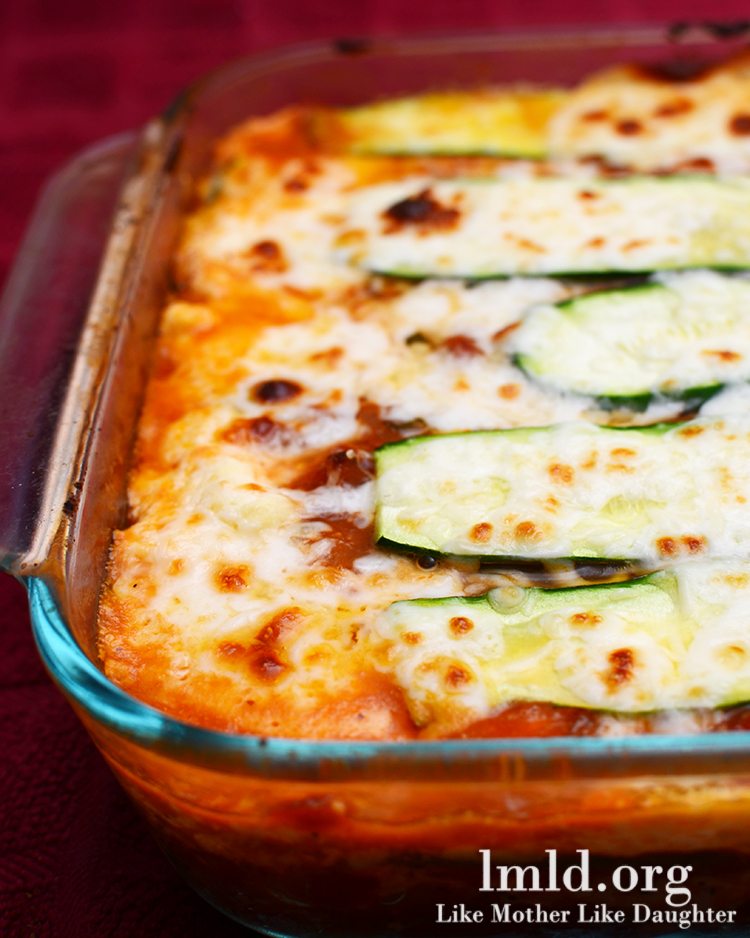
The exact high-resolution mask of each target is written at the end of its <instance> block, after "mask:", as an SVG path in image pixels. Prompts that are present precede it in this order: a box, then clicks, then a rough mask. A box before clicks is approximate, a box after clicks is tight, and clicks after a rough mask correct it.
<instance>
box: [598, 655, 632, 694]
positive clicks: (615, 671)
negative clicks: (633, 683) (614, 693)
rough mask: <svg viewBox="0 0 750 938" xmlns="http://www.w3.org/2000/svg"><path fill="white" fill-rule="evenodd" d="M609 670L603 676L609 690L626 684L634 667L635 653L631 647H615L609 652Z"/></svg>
mask: <svg viewBox="0 0 750 938" xmlns="http://www.w3.org/2000/svg"><path fill="white" fill-rule="evenodd" d="M607 660H608V661H609V670H608V671H607V676H606V678H605V680H606V682H607V685H608V686H609V688H610V690H616V689H617V688H618V687H620V686H621V685H622V684H626V683H627V682H628V681H629V680H630V679H631V678H632V676H633V669H634V667H635V655H634V654H633V651H632V649H631V648H617V649H616V650H615V651H612V652H610V654H609V658H608V659H607Z"/></svg>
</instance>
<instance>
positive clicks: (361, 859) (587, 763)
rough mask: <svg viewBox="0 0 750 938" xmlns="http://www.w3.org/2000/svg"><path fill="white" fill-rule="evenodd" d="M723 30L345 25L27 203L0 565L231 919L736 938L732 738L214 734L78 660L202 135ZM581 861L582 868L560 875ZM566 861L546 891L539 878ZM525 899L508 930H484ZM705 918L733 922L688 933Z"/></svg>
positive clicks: (241, 67)
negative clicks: (332, 39) (418, 30)
mask: <svg viewBox="0 0 750 938" xmlns="http://www.w3.org/2000/svg"><path fill="white" fill-rule="evenodd" d="M746 32H747V30H746V29H745V30H744V32H743V28H742V24H739V25H738V26H737V27H734V28H732V27H727V26H723V27H721V28H720V29H719V31H718V33H717V32H716V30H714V34H713V35H707V34H706V33H705V32H704V31H700V30H690V29H686V28H684V27H682V28H680V29H677V30H673V31H672V33H671V38H670V35H668V34H667V32H666V31H662V30H656V29H629V30H622V29H617V30H615V29H610V30H599V31H596V30H577V31H565V32H558V33H554V32H546V33H537V34H514V35H508V36H491V35H490V36H487V35H485V36H466V37H453V38H436V39H419V40H394V41H389V40H378V41H377V42H361V41H351V40H350V41H341V42H337V43H334V44H332V45H318V46H309V47H299V48H295V49H289V50H285V51H281V52H275V53H268V54H264V55H259V56H255V57H253V58H250V59H247V60H244V61H240V62H237V63H234V64H231V65H229V66H228V67H226V68H224V69H223V70H221V71H220V72H218V73H216V74H214V75H212V76H210V77H209V78H207V79H205V80H204V81H202V82H201V83H199V84H198V85H196V86H194V87H193V88H191V89H189V90H188V91H187V92H186V93H185V94H184V95H182V96H181V97H180V98H179V99H178V100H177V101H176V102H175V104H174V105H173V107H171V108H170V109H169V110H168V112H167V113H166V114H165V115H163V117H161V118H160V119H157V120H155V121H154V122H153V123H152V124H150V125H149V126H148V127H147V128H146V129H145V131H144V132H143V133H141V134H131V135H125V136H123V137H120V138H116V139H114V140H112V141H108V142H105V143H104V144H101V145H99V146H98V147H96V148H94V149H93V150H90V151H87V152H86V153H85V154H83V155H82V156H81V157H79V158H78V159H77V160H76V161H74V162H73V163H72V164H70V165H69V166H68V167H67V168H66V169H64V170H63V171H62V172H61V173H60V174H59V175H58V176H57V177H56V178H55V180H53V182H52V184H51V185H50V187H48V189H47V190H46V192H45V194H44V195H43V197H42V200H41V203H40V206H39V208H38V210H37V214H36V216H35V219H34V221H33V223H32V225H31V228H30V231H29V235H28V236H27V240H26V242H25V244H24V246H23V248H22V250H21V253H20V256H19V259H18V262H17V265H16V269H15V272H14V275H13V277H12V278H11V280H10V282H9V285H8V289H7V291H6V294H5V298H4V300H3V306H2V310H1V312H0V359H1V360H0V396H1V399H2V400H3V401H5V402H8V401H12V402H13V407H12V409H11V408H7V407H6V409H5V410H4V411H3V412H2V414H1V415H0V440H1V441H2V446H0V450H1V452H0V480H2V493H3V498H2V505H1V506H0V558H2V561H3V565H4V567H5V568H6V569H7V570H9V571H10V572H12V573H14V574H15V575H17V576H19V577H21V578H22V579H23V580H24V582H25V584H26V586H27V588H28V592H29V601H30V605H31V611H32V621H33V628H34V634H35V637H36V641H37V644H38V646H39V650H40V653H41V655H42V658H43V659H44V662H45V664H46V666H47V668H48V670H49V671H50V673H51V675H52V677H53V678H54V680H55V681H56V682H57V683H58V685H59V686H60V687H61V689H62V690H63V692H64V693H65V695H66V696H67V697H68V699H69V700H70V702H71V704H72V706H73V707H74V708H75V710H76V711H77V713H78V714H79V716H80V718H81V720H82V721H83V722H84V724H85V725H86V727H87V728H88V730H89V732H90V733H91V735H92V737H93V739H94V740H95V742H96V744H97V746H98V747H99V748H100V750H101V751H102V753H103V755H104V757H105V758H106V760H107V761H108V763H109V764H110V765H111V767H112V768H113V770H114V772H115V773H116V775H117V776H118V778H119V779H120V781H121V782H122V784H123V785H124V787H125V788H126V789H127V791H128V792H129V793H130V794H131V795H132V797H133V799H134V800H135V802H136V803H137V804H138V805H139V807H140V808H141V810H142V811H143V812H144V813H145V815H146V817H147V818H148V819H149V821H150V822H151V824H152V826H153V829H154V832H155V835H156V837H157V839H158V840H159V842H160V843H161V845H162V846H163V847H164V849H165V850H166V852H167V853H168V854H169V856H170V857H171V858H172V860H173V862H174V863H175V865H176V866H177V867H178V868H179V869H180V870H181V871H182V872H183V873H184V875H185V876H186V878H187V879H188V880H189V881H190V882H191V884H192V885H193V886H194V887H195V888H196V889H197V890H198V892H200V893H201V894H202V895H203V896H205V897H206V898H207V899H208V900H209V901H211V902H212V903H214V904H215V905H216V906H218V907H219V908H221V909H222V910H224V911H225V912H226V913H227V914H229V915H231V916H232V917H234V918H235V919H237V920H238V921H241V922H244V923H246V924H248V925H251V926H253V927H255V928H256V929H258V930H260V931H262V932H264V933H266V934H269V935H277V936H284V938H311V936H326V938H353V936H358V938H375V936H377V938H385V936H394V938H395V936H404V938H406V936H413V938H417V936H424V938H434V936H435V935H443V934H445V935H454V936H462V938H465V936H466V935H474V934H476V935H513V936H515V935H524V934H529V935H549V936H552V935H557V934H565V935H571V936H572V935H576V934H586V935H592V934H602V935H605V934H621V935H623V934H624V935H629V934H635V933H637V934H638V935H660V936H667V935H672V934H682V933H683V931H681V930H680V926H679V925H678V924H675V921H676V920H675V919H672V920H667V921H659V920H657V918H658V917H657V915H656V912H655V911H652V912H649V913H648V917H647V918H644V919H643V920H642V921H639V922H638V924H637V925H632V926H628V925H627V924H625V925H623V924H620V923H618V922H617V920H616V919H613V918H612V916H614V915H615V914H616V913H617V911H618V910H620V909H622V910H624V914H627V915H628V916H631V917H630V918H627V919H626V920H625V921H626V922H629V921H635V920H634V919H633V918H632V915H633V914H634V913H633V911H632V906H633V904H634V903H639V904H641V905H642V906H643V907H644V908H646V907H647V908H650V909H651V910H657V911H658V910H667V911H671V912H672V913H675V912H676V911H679V910H680V909H688V910H689V909H690V908H691V906H692V904H695V906H696V908H697V909H698V911H699V912H701V914H702V915H703V919H701V918H698V919H697V921H698V923H699V924H696V925H694V927H693V928H692V930H691V932H690V934H692V935H704V936H705V935H718V934H734V935H743V936H747V934H749V933H750V732H745V731H742V732H734V733H726V734H717V735H705V736H698V737H695V736H692V737H690V736H652V737H646V736H641V737H637V736H636V737H628V738H622V739H612V738H606V739H605V738H583V737H581V738H562V737H561V738H547V739H496V740H475V741H441V742H419V743H366V742H355V743H352V742H306V741H297V740H291V739H267V738H259V737H248V736H236V735H230V734H226V733H219V732H213V731H209V730H205V729H202V728H199V727H196V726H191V725H187V724H184V723H181V722H179V721H178V720H175V719H173V718H171V717H169V716H167V715H165V714H163V713H160V712H158V711H156V710H154V709H152V708H151V707H148V706H146V705H144V704H142V703H140V702H139V701H137V700H135V699H133V698H131V697H129V696H128V695H127V694H125V693H124V692H123V691H121V690H120V689H119V688H118V687H116V686H115V685H113V684H112V683H110V682H109V681H108V680H107V678H106V677H105V676H104V675H103V673H102V672H101V671H100V670H99V668H98V666H97V658H96V649H95V614H96V604H97V596H98V592H99V586H100V583H101V580H102V577H103V569H104V564H105V561H106V554H107V549H108V545H109V541H110V537H111V532H112V529H113V528H114V527H115V526H116V525H118V524H119V523H121V522H122V520H123V517H124V509H125V483H126V473H127V468H128V458H129V451H130V446H131V443H132V439H133V432H134V427H135V422H136V420H137V415H138V410H139V405H140V400H141V394H142V389H143V386H144V382H145V377H146V375H147V372H148V367H149V357H150V349H151V346H152V340H153V337H154V334H155V329H156V325H157V319H158V312H159V308H160V303H161V301H162V299H163V297H164V294H165V291H166V289H167V287H168V282H169V256H170V252H171V250H172V247H173V245H174V242H175V237H176V233H177V230H178V226H179V223H180V217H181V213H182V211H183V210H184V208H185V207H186V206H187V205H188V204H189V200H190V193H191V188H192V185H193V183H194V180H195V178H196V176H197V175H198V174H199V173H200V172H201V170H202V169H203V168H204V167H205V166H206V164H207V160H208V156H209V152H210V146H211V141H212V140H213V139H214V138H215V137H216V136H217V135H220V134H221V133H223V132H224V131H226V130H227V129H228V128H229V127H230V126H231V125H233V124H235V123H236V122H238V121H240V120H242V119H244V118H246V117H248V116H251V115H254V114H260V113H265V112H269V111H271V110H274V109H276V108H279V107H282V106H284V105H285V104H289V103H293V102H308V101H317V102H319V101H323V102H326V103H331V104H349V103H355V102H358V101H363V100H368V99H372V98H375V97H380V96H384V95H389V94H394V93H400V92H407V91H415V90H419V89H422V88H435V87H442V86H446V87H447V86H471V85H476V84H478V83H486V82H500V83H502V82H514V81H519V80H520V81H528V82H544V83H555V84H557V83H569V82H572V81H574V80H576V79H578V78H580V77H582V76H583V75H585V74H587V73H589V72H591V71H593V70H595V69H597V68H601V67H604V66H606V65H608V64H612V63H615V62H622V61H641V62H645V63H649V64H663V63H665V62H666V61H668V62H669V63H670V67H671V68H672V69H676V70H677V72H680V71H688V70H689V69H690V68H691V67H692V65H693V64H694V63H695V62H696V61H702V60H713V59H716V58H718V57H723V56H724V55H726V54H727V52H728V46H729V47H731V46H737V45H738V44H740V43H742V41H743V40H744V37H745V35H746ZM717 35H718V36H719V37H723V39H724V41H718V39H717ZM677 40H679V41H677ZM553 863H554V864H556V868H557V872H556V873H555V874H554V876H553V873H552V871H551V864H553ZM515 864H519V865H521V866H524V867H525V866H530V865H534V864H536V865H537V866H538V867H539V871H540V874H539V881H538V883H535V882H534V875H533V874H532V873H523V874H520V873H519V874H518V876H517V875H516V873H513V872H511V873H508V874H507V875H506V878H505V880H504V881H503V879H502V877H503V873H502V868H503V867H504V866H510V865H515ZM649 865H650V866H652V867H656V868H657V869H660V870H661V872H659V873H656V872H652V873H651V874H648V873H646V872H645V869H646V867H647V866H649ZM498 866H499V867H500V871H498V870H497V867H498ZM586 866H588V867H589V871H588V877H587V876H586V871H585V869H578V872H575V868H578V867H586ZM688 867H689V868H690V869H688V870H687V872H685V873H678V872H674V871H676V870H679V869H687V868H688ZM566 869H568V870H573V872H572V873H571V876H572V879H569V880H565V879H564V877H563V879H562V880H561V882H563V886H562V887H561V886H560V885H559V884H558V885H555V884H556V883H557V879H556V878H555V877H557V876H558V875H559V876H561V877H562V876H563V873H564V872H565V870H566ZM618 870H619V872H618ZM628 870H630V871H631V872H628ZM649 876H650V879H649ZM681 876H682V880H681V883H680V877H681ZM518 877H520V878H518ZM576 877H579V878H578V879H576ZM581 877H582V879H581ZM681 884H682V885H681ZM587 885H588V886H589V887H590V888H588V889H586V888H577V887H586V886H587ZM537 886H538V888H535V887H537ZM501 887H503V888H501ZM527 887H528V888H527ZM532 887H534V888H532ZM680 889H681V891H680ZM686 894H689V896H688V899H686V902H685V903H684V904H680V902H681V900H682V899H685V897H686ZM579 903H583V904H584V906H585V910H584V911H583V912H581V911H580V910H579V909H578V905H579ZM493 904H495V905H497V907H498V910H499V911H498V912H497V913H495V916H496V917H497V916H498V915H499V916H500V919H499V921H498V920H496V921H494V922H493V921H492V918H493V912H494V910H493ZM506 904H507V905H508V909H509V911H507V912H505V911H503V909H504V907H505V906H506ZM602 906H605V908H604V909H602ZM529 907H531V909H532V911H531V912H530V913H529V914H528V915H527V917H526V918H524V919H523V920H521V921H518V920H514V919H512V918H511V919H508V918H507V917H506V919H503V916H504V915H505V916H508V915H511V914H512V913H513V912H514V911H517V910H523V909H526V908H529ZM477 910H479V911H480V912H482V913H483V918H482V920H481V921H480V920H479V919H478V918H477V916H476V915H475V914H474V913H475V912H476V911H477ZM566 910H568V912H567V913H566V914H563V913H565V911H566ZM706 910H713V911H714V912H716V911H717V910H718V911H721V910H730V911H732V912H733V916H732V917H730V918H724V919H721V918H720V919H719V920H718V922H717V920H716V917H715V916H714V919H713V921H712V920H711V919H710V918H709V919H707V918H706V916H707V914H708V913H707V912H706ZM524 914H525V913H524ZM646 914H647V913H646V912H640V913H639V915H642V916H646ZM581 915H583V916H584V917H583V919H582V920H581ZM472 916H473V917H472ZM529 916H530V917H529ZM701 921H702V922H703V924H700V923H701ZM706 922H707V924H706ZM724 923H726V925H725V924H724Z"/></svg>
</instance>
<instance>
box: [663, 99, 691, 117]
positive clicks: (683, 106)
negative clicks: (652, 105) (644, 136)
mask: <svg viewBox="0 0 750 938" xmlns="http://www.w3.org/2000/svg"><path fill="white" fill-rule="evenodd" d="M694 109H695V104H694V103H693V102H692V101H691V100H690V98H674V99H673V100H671V101H667V102H666V103H665V104H660V105H659V107H657V108H656V110H655V111H654V117H680V116H682V115H684V114H689V113H690V112H691V111H693V110H694Z"/></svg>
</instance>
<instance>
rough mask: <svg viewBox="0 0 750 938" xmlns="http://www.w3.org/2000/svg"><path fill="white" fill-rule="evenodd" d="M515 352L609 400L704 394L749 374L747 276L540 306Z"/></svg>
mask: <svg viewBox="0 0 750 938" xmlns="http://www.w3.org/2000/svg"><path fill="white" fill-rule="evenodd" d="M508 350H509V351H510V352H511V353H512V354H513V356H514V358H515V361H516V363H517V364H518V365H519V366H520V367H521V368H522V369H523V370H524V371H525V372H526V374H528V375H529V376H530V377H532V378H535V379H537V380H539V381H541V382H542V383H544V384H545V385H548V386H550V387H552V388H554V389H556V390H559V391H571V392H574V393H576V394H584V395H588V396H591V397H595V398H598V399H599V400H600V401H601V402H602V403H603V404H604V405H605V406H624V407H629V408H632V409H644V408H645V407H646V406H647V405H648V404H649V402H650V401H651V399H652V398H654V397H659V396H660V397H666V398H677V399H684V400H693V399H698V400H704V399H705V398H706V397H708V396H710V395H711V394H712V393H715V392H716V391H718V390H720V389H721V387H722V386H723V385H725V384H731V383H735V382H740V381H747V380H749V379H750V281H749V280H743V279H739V278H736V277H730V276H726V275H722V274H717V273H713V272H711V271H693V272H687V273H677V274H665V275H663V276H662V278H661V279H660V280H659V281H657V282H653V283H648V284H643V285H640V286H633V287H626V288H624V289H618V290H603V291H601V292H597V293H589V294H586V295H584V296H579V297H575V298H574V299H571V300H566V301H565V302H562V303H558V304H556V305H552V304H545V305H539V306H535V307H533V308H532V309H531V310H530V311H529V312H528V313H527V314H526V316H525V317H524V319H523V321H522V323H521V325H520V327H519V328H518V329H517V330H516V331H515V333H514V334H513V336H512V338H511V340H510V342H509V347H508Z"/></svg>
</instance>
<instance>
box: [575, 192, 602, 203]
mask: <svg viewBox="0 0 750 938" xmlns="http://www.w3.org/2000/svg"><path fill="white" fill-rule="evenodd" d="M578 198H579V199H583V201H585V202H591V201H593V200H595V199H600V198H601V194H600V193H599V192H592V191H591V189H581V191H580V192H579V193H578Z"/></svg>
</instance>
